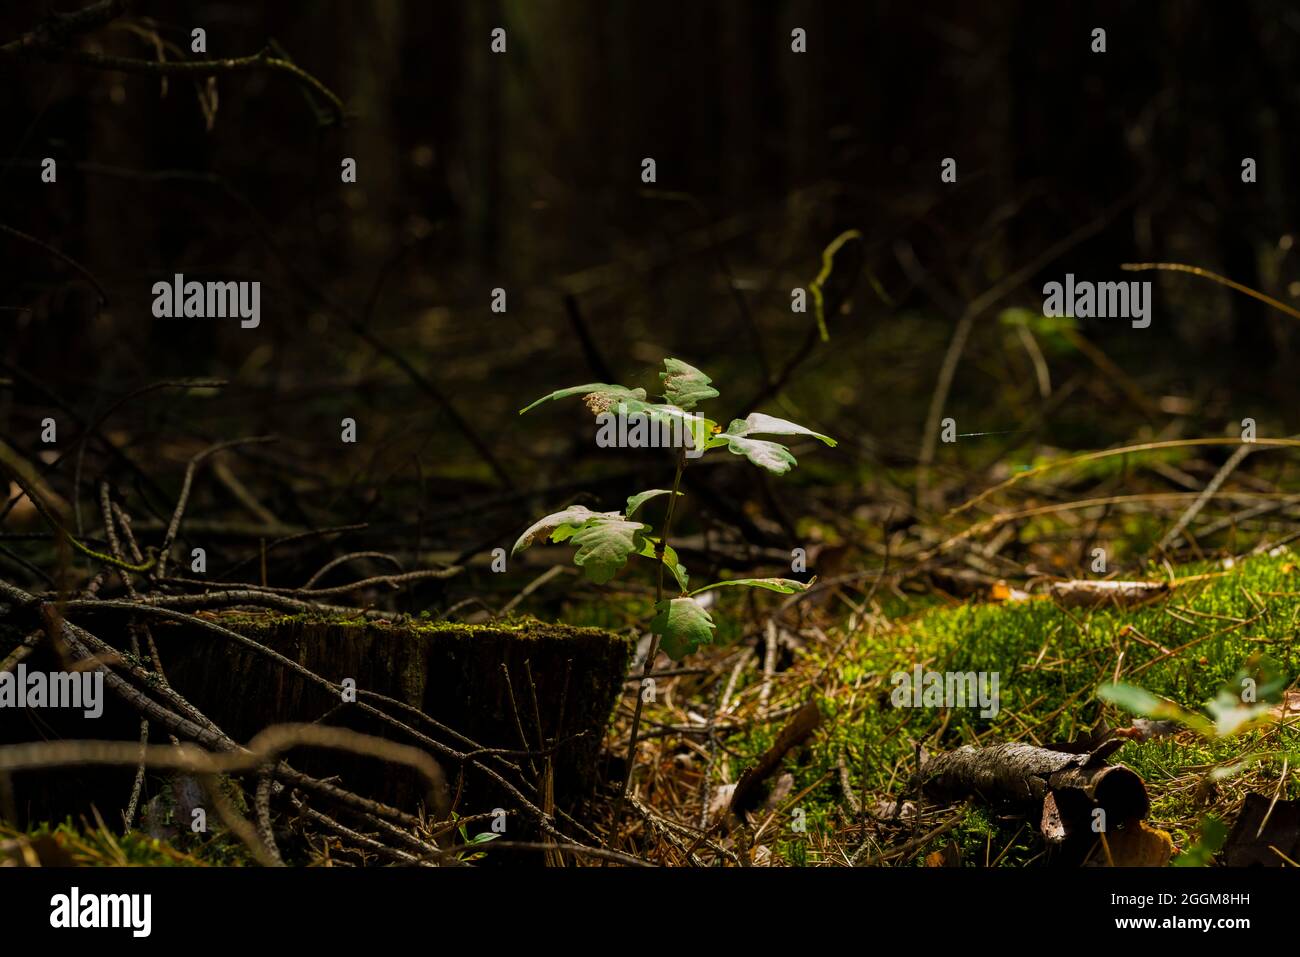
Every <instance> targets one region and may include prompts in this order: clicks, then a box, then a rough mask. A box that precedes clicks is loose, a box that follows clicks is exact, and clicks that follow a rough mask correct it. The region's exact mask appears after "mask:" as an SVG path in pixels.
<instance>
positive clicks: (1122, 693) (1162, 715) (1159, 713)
mask: <svg viewBox="0 0 1300 957" xmlns="http://www.w3.org/2000/svg"><path fill="white" fill-rule="evenodd" d="M1097 697H1099V698H1101V700H1103V701H1108V702H1110V703H1111V704H1113V705H1118V706H1119V707H1121V708H1123V709H1124V710H1126V711H1131V712H1133V713H1134V714H1140V715H1142V716H1143V717H1146V718H1157V719H1167V720H1171V721H1177V722H1178V723H1179V724H1181V725H1183V726H1184V727H1188V728H1191V729H1192V730H1193V731H1197V732H1199V733H1201V734H1203V735H1205V736H1206V737H1210V736H1212V735H1213V734H1214V725H1213V724H1212V723H1211V722H1210V721H1209V720H1207V719H1206V718H1205V717H1203V716H1201V715H1199V714H1196V713H1195V712H1193V711H1188V710H1187V709H1186V708H1184V707H1182V706H1181V705H1179V704H1177V703H1176V702H1173V701H1170V700H1169V699H1168V698H1161V697H1159V696H1158V695H1154V694H1152V693H1151V692H1150V691H1147V690H1146V689H1145V688H1139V687H1137V686H1136V685H1129V684H1123V683H1117V684H1106V685H1102V686H1101V687H1100V688H1098V689H1097Z"/></svg>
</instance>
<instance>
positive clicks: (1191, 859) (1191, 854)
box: [1172, 815, 1228, 867]
mask: <svg viewBox="0 0 1300 957" xmlns="http://www.w3.org/2000/svg"><path fill="white" fill-rule="evenodd" d="M1227 840H1228V825H1226V824H1224V823H1223V822H1222V821H1220V820H1219V819H1218V818H1217V817H1214V816H1213V815H1206V816H1205V818H1204V819H1202V821H1201V839H1200V840H1199V841H1197V842H1196V844H1194V845H1192V846H1191V847H1189V848H1188V849H1187V850H1185V851H1183V853H1181V854H1179V855H1178V856H1177V857H1176V858H1174V862H1173V864H1172V866H1173V867H1209V866H1210V864H1211V862H1213V860H1214V855H1215V854H1217V853H1219V848H1221V847H1223V845H1224V842H1225V841H1227Z"/></svg>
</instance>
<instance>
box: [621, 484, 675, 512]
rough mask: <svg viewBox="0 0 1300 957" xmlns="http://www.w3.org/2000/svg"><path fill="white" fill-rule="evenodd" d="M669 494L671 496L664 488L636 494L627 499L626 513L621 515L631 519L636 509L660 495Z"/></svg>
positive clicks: (669, 491)
mask: <svg viewBox="0 0 1300 957" xmlns="http://www.w3.org/2000/svg"><path fill="white" fill-rule="evenodd" d="M671 494H672V492H671V490H669V489H666V488H652V489H650V490H649V491H646V492H637V493H636V494H635V495H632V496H629V497H628V500H627V511H626V512H624V513H623V514H624V515H626V516H627V517H628V518H631V517H632V516H633V514H635V512H636V510H637V509H639V508H640V507H641V506H642V505H644V504H645V503H646V502H648V501H650V500H651V499H652V498H658V497H659V496H660V495H671ZM677 494H678V495H681V494H682V493H681V492H678V493H677Z"/></svg>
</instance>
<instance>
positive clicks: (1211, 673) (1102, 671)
mask: <svg viewBox="0 0 1300 957" xmlns="http://www.w3.org/2000/svg"><path fill="white" fill-rule="evenodd" d="M1198 575H1205V576H1209V577H1205V578H1201V579H1199V580H1189V579H1194V577H1195V576H1198ZM1178 576H1179V578H1180V579H1184V581H1183V583H1182V584H1180V585H1178V586H1177V587H1176V588H1175V589H1174V590H1173V592H1172V593H1171V594H1170V595H1169V596H1168V597H1167V598H1166V599H1163V600H1161V601H1158V602H1155V603H1152V604H1148V605H1144V606H1141V607H1137V608H1127V609H1120V608H1102V609H1097V610H1093V611H1087V610H1079V609H1063V608H1061V607H1059V606H1058V605H1057V604H1056V603H1054V602H1052V601H1050V600H1031V601H1027V602H1021V603H1014V604H965V605H962V606H960V607H957V608H952V609H946V608H929V609H926V610H923V611H921V612H919V613H916V614H914V615H913V616H912V617H911V618H908V619H904V620H902V621H896V622H895V623H894V626H893V627H890V628H884V629H877V630H876V631H875V632H874V633H870V634H866V633H864V634H862V635H861V636H859V637H857V638H855V639H854V640H853V641H851V642H850V643H849V646H848V647H847V648H846V650H845V651H844V652H842V653H841V655H840V657H838V658H837V659H836V660H835V661H833V662H831V663H830V669H831V674H833V677H829V678H828V679H827V680H826V681H824V683H823V685H822V686H823V687H824V688H828V689H831V690H830V691H827V692H825V693H824V695H823V697H822V699H821V704H822V708H823V712H824V714H825V715H826V719H827V720H826V722H825V725H824V727H825V729H826V730H824V731H823V732H822V733H821V734H819V735H817V736H816V737H815V738H814V739H813V742H812V744H811V746H810V747H811V755H810V756H809V757H807V758H806V759H805V760H804V761H803V762H802V763H801V762H799V761H796V760H794V759H793V758H790V759H787V762H786V764H787V770H789V771H791V772H792V773H793V774H794V776H795V785H794V791H793V793H796V794H797V793H799V792H801V791H803V790H804V789H806V788H811V790H810V791H809V792H808V794H807V795H806V796H805V797H804V798H803V799H801V806H802V807H803V808H804V809H805V813H806V814H807V815H808V819H809V820H810V821H812V820H816V819H820V818H823V817H825V818H826V819H827V820H830V819H833V818H836V817H838V819H839V822H840V826H841V827H842V826H844V825H845V824H846V823H847V821H846V815H845V812H844V811H843V808H844V807H845V805H846V802H845V799H844V796H843V794H842V793H841V790H840V786H839V773H838V765H839V761H840V760H841V755H842V756H843V760H844V762H845V764H846V767H847V768H848V769H849V772H850V773H849V777H850V780H851V782H852V784H853V787H854V790H855V794H860V793H861V792H862V790H863V789H864V788H865V790H866V792H867V793H868V795H869V796H870V797H869V800H871V801H874V800H879V799H881V798H885V797H888V798H893V797H895V796H897V795H898V794H899V793H902V792H903V791H904V790H905V789H906V785H907V782H908V780H909V778H910V777H911V775H912V774H914V771H915V749H916V745H917V743H918V742H920V743H923V744H924V746H925V747H926V748H927V749H929V750H931V751H935V752H937V751H943V750H948V749H951V748H955V747H958V746H960V745H962V744H993V743H997V742H1001V741H1027V742H1030V743H1038V744H1048V743H1052V742H1059V741H1069V740H1074V739H1077V738H1078V737H1080V736H1081V735H1082V734H1084V733H1086V732H1087V731H1088V730H1089V729H1092V728H1094V727H1095V726H1096V725H1097V724H1098V723H1099V721H1100V720H1101V719H1102V718H1103V717H1104V718H1105V719H1106V720H1107V721H1108V722H1109V724H1110V725H1112V726H1122V725H1125V724H1128V723H1129V722H1130V721H1131V719H1132V717H1133V716H1132V715H1128V714H1125V713H1123V712H1120V711H1118V710H1117V709H1115V708H1113V707H1111V706H1108V705H1104V704H1103V702H1101V701H1100V700H1099V699H1098V698H1097V695H1096V689H1097V688H1098V686H1099V685H1101V684H1103V683H1106V682H1109V681H1111V680H1113V679H1115V678H1119V679H1120V680H1122V681H1126V682H1129V683H1132V684H1137V685H1140V686H1141V687H1143V688H1146V689H1148V690H1149V691H1152V692H1155V693H1156V694H1160V695H1163V696H1166V697H1169V698H1172V699H1174V700H1176V701H1178V702H1179V703H1181V704H1183V705H1184V706H1187V707H1190V708H1198V707H1200V706H1201V705H1202V704H1203V703H1204V702H1205V701H1207V700H1209V699H1211V698H1212V697H1213V696H1214V695H1215V693H1216V692H1217V691H1218V689H1219V688H1220V687H1221V686H1222V685H1224V683H1226V682H1227V681H1228V680H1229V679H1231V678H1233V677H1234V676H1236V675H1237V673H1238V671H1239V669H1241V668H1242V666H1243V665H1244V664H1245V663H1246V662H1247V660H1248V659H1250V658H1251V657H1252V656H1255V655H1257V654H1259V653H1265V654H1267V655H1268V656H1269V657H1270V658H1271V659H1272V660H1273V661H1274V662H1276V663H1277V664H1278V666H1279V667H1280V669H1281V671H1282V673H1283V674H1284V675H1285V676H1286V678H1287V679H1288V680H1294V679H1295V678H1296V676H1297V675H1300V642H1297V641H1296V640H1295V637H1296V631H1297V624H1298V623H1300V570H1297V569H1296V567H1295V563H1294V557H1293V556H1290V555H1281V556H1278V557H1267V556H1260V557H1256V558H1252V559H1249V560H1246V561H1243V562H1240V563H1238V564H1237V566H1236V567H1233V568H1228V569H1224V568H1222V567H1220V566H1217V565H1210V564H1204V565H1194V566H1187V567H1185V568H1182V569H1179V570H1178ZM1151 577H1152V578H1153V579H1159V578H1163V577H1164V574H1163V573H1161V572H1159V571H1157V570H1154V569H1153V570H1152V573H1151ZM841 637H843V635H842V634H835V633H831V638H832V639H833V640H832V641H831V642H829V643H827V644H826V645H825V646H824V647H828V648H833V647H835V646H837V645H838V644H839V639H840V638H841ZM819 647H822V646H819ZM1166 652H1170V653H1168V654H1167V653H1166ZM826 664H827V662H826V661H824V660H821V659H820V658H818V657H816V656H814V657H813V658H812V659H811V660H809V661H807V662H805V663H804V666H805V668H806V669H807V670H808V671H809V672H810V673H817V672H818V671H819V670H820V669H821V668H822V667H823V666H825V665H826ZM917 664H920V665H921V666H922V667H923V668H924V669H925V670H927V671H939V672H944V671H961V672H965V671H977V672H978V671H986V672H998V673H999V675H1000V688H999V690H1000V696H1001V702H1000V704H1001V707H1000V710H999V713H998V714H997V716H996V717H994V718H981V717H980V716H979V714H978V709H953V710H952V711H945V710H942V709H926V708H916V709H896V708H894V707H893V706H892V704H891V702H890V692H891V691H892V690H893V685H892V683H891V682H890V680H889V679H890V676H891V675H892V674H893V673H895V672H897V671H910V670H911V669H912V668H913V667H914V666H915V665H917ZM775 730H776V729H774V728H763V729H757V730H754V731H750V732H747V733H745V734H742V735H739V736H737V738H736V739H734V740H733V741H730V742H728V746H729V747H731V748H734V749H735V750H736V751H737V752H738V754H739V756H740V758H741V760H742V761H752V760H753V758H754V757H756V756H757V755H758V754H760V753H761V752H762V751H763V750H764V748H766V747H767V746H768V745H770V744H771V741H772V739H773V734H774V733H775ZM1297 749H1300V731H1297V730H1294V729H1286V728H1279V727H1277V726H1273V727H1271V728H1266V729H1262V730H1257V731H1253V732H1248V733H1246V734H1244V735H1240V736H1236V737H1231V738H1225V739H1220V740H1215V741H1205V740H1203V739H1200V738H1198V737H1196V736H1195V735H1193V734H1191V733H1181V734H1178V735H1177V736H1174V737H1163V738H1157V739H1154V740H1151V741H1148V742H1145V743H1137V742H1129V743H1126V744H1125V745H1124V747H1123V748H1122V749H1121V750H1120V752H1119V753H1118V754H1117V755H1116V757H1115V758H1114V760H1118V761H1122V762H1124V763H1126V764H1128V765H1129V766H1130V767H1132V768H1133V769H1134V770H1135V771H1137V772H1138V773H1139V774H1140V775H1142V777H1143V778H1144V780H1145V781H1146V782H1147V786H1148V791H1149V793H1150V796H1151V798H1152V810H1151V815H1150V819H1149V822H1150V823H1151V824H1152V825H1153V826H1156V827H1161V828H1164V829H1166V830H1168V831H1170V833H1171V835H1172V837H1173V839H1174V841H1175V843H1176V844H1180V845H1183V846H1185V845H1186V844H1188V843H1191V842H1194V840H1195V835H1196V833H1197V828H1198V822H1199V819H1200V817H1201V816H1202V815H1203V814H1204V813H1206V811H1207V810H1209V809H1211V808H1213V809H1214V810H1215V812H1216V813H1218V814H1220V816H1223V815H1224V813H1225V810H1231V808H1232V807H1233V805H1234V804H1235V802H1236V801H1238V800H1239V799H1240V797H1241V795H1242V794H1243V793H1244V792H1245V791H1246V790H1248V789H1260V788H1262V787H1269V788H1275V787H1277V778H1278V774H1279V773H1280V771H1281V764H1282V762H1281V760H1280V759H1279V760H1277V761H1265V762H1263V763H1261V764H1260V765H1259V766H1257V767H1256V768H1255V769H1254V770H1253V771H1252V772H1251V775H1250V777H1249V778H1244V779H1231V780H1229V781H1227V782H1224V783H1221V784H1218V785H1211V783H1210V782H1209V781H1208V780H1207V776H1208V771H1209V770H1210V769H1211V768H1212V767H1214V766H1216V765H1220V764H1224V763H1228V762H1230V761H1232V760H1233V759H1235V758H1238V757H1240V756H1241V755H1243V754H1245V753H1249V752H1251V751H1255V750H1268V751H1285V750H1290V751H1293V752H1294V751H1296V750H1297ZM1281 796H1282V797H1283V798H1288V797H1300V781H1297V779H1296V776H1295V775H1291V777H1290V779H1289V780H1288V781H1286V782H1283V785H1282V789H1281ZM810 829H811V827H810ZM950 840H956V841H957V842H958V844H959V845H960V846H961V848H962V851H963V855H964V860H966V861H967V862H971V863H974V862H978V863H983V861H984V859H985V857H986V855H987V856H988V859H989V860H990V861H992V860H995V859H999V857H1000V863H1001V864H1003V865H1023V864H1024V863H1026V862H1028V861H1032V860H1034V859H1035V858H1037V857H1039V855H1041V853H1042V851H1043V846H1042V842H1041V841H1039V840H1038V839H1037V837H1036V833H1035V831H1034V828H1033V826H1032V824H1031V823H1028V822H1027V821H1026V820H1025V819H1024V818H1023V817H1020V818H1008V819H1006V820H1002V819H999V818H997V817H996V816H992V815H989V814H987V813H985V812H983V811H970V812H968V813H967V817H966V819H965V820H964V821H963V823H962V824H961V825H960V826H958V827H957V828H955V829H954V830H953V831H951V832H949V833H948V834H945V835H944V836H942V837H941V838H939V839H938V840H936V841H935V842H934V843H933V846H931V847H927V848H924V849H922V852H921V853H922V854H923V853H924V852H926V851H930V850H935V849H937V848H938V847H940V846H942V845H943V844H944V843H946V842H947V841H950ZM795 843H798V842H797V841H796V842H795ZM801 853H802V852H801ZM809 853H812V852H809ZM920 856H921V855H917V859H919V857H920ZM810 863H816V861H815V860H810Z"/></svg>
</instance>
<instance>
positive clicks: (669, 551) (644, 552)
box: [637, 493, 691, 591]
mask: <svg viewBox="0 0 1300 957" xmlns="http://www.w3.org/2000/svg"><path fill="white" fill-rule="evenodd" d="M678 494H680V493H678ZM658 544H659V539H657V538H647V539H646V540H645V544H644V545H642V546H641V550H640V551H639V552H637V554H638V555H641V556H643V557H645V558H652V559H654V560H656V561H658V560H659V556H658V555H656V554H655V547H656V546H657V545H658ZM664 566H665V567H666V568H667V569H668V570H669V571H670V572H672V573H673V578H675V579H677V585H678V587H679V588H681V590H682V591H686V589H687V588H688V587H690V580H691V579H690V575H688V574H687V573H686V566H685V565H683V564H682V563H681V560H680V559H678V557H677V552H676V551H675V550H674V549H673V547H672V546H671V545H668V546H666V547H665V548H664Z"/></svg>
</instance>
